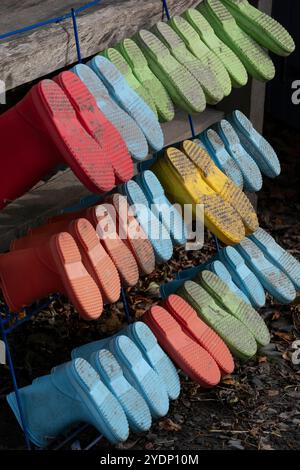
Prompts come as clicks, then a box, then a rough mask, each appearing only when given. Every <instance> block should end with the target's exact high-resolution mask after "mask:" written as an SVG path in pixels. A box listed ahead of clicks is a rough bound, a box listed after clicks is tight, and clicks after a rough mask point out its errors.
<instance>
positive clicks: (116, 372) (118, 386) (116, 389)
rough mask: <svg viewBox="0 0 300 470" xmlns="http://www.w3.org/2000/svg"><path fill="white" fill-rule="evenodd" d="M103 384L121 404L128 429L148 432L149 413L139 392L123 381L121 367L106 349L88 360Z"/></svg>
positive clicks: (149, 424) (95, 353)
mask: <svg viewBox="0 0 300 470" xmlns="http://www.w3.org/2000/svg"><path fill="white" fill-rule="evenodd" d="M89 362H90V364H91V365H92V366H93V367H94V369H95V370H96V371H97V372H98V374H99V375H100V377H101V380H102V381H103V383H104V384H105V385H106V386H107V388H108V389H109V390H110V391H111V393H112V394H113V395H114V396H115V397H116V398H117V400H118V401H119V403H120V404H121V406H122V408H123V410H124V412H125V414H126V417H127V419H128V424H129V427H130V429H132V430H133V431H134V432H144V431H148V429H150V427H151V422H152V419H151V413H150V410H149V408H148V405H147V403H146V402H145V400H144V399H143V398H142V396H141V395H140V394H139V392H138V391H137V390H136V389H135V388H134V387H133V386H132V385H131V384H130V383H129V382H128V380H126V379H125V377H124V374H123V371H122V368H121V366H120V365H119V363H118V361H117V360H116V359H115V357H114V356H113V354H112V353H111V352H110V351H108V350H107V349H101V350H100V351H97V352H94V353H93V354H92V355H91V356H90V359H89Z"/></svg>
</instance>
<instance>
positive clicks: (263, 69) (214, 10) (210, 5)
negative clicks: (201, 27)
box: [198, 0, 275, 81]
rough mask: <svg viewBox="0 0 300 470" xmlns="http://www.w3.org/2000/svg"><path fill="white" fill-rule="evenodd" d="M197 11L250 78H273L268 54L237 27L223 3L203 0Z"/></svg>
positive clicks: (217, 0)
mask: <svg viewBox="0 0 300 470" xmlns="http://www.w3.org/2000/svg"><path fill="white" fill-rule="evenodd" d="M198 9H199V11H200V13H202V14H203V16H204V17H205V18H206V19H207V21H208V22H209V23H210V25H211V26H212V27H213V29H214V31H215V33H216V34H217V36H218V37H219V38H220V39H221V41H223V42H225V44H227V46H228V47H230V49H232V50H233V51H234V52H235V53H236V55H237V56H238V57H239V58H240V60H241V61H242V62H243V64H244V66H245V67H246V70H247V72H248V73H249V74H250V75H251V76H252V77H254V78H256V79H257V80H261V81H268V80H272V78H274V76H275V67H274V64H273V62H272V60H271V59H270V57H269V56H268V53H267V52H266V51H265V50H264V49H262V48H261V47H260V46H259V45H258V44H257V42H256V41H254V39H252V38H251V37H250V36H248V34H246V33H245V32H244V31H243V30H242V29H241V28H240V27H239V26H238V25H237V23H236V21H235V19H234V18H233V16H232V15H231V13H230V12H229V11H228V10H227V8H225V7H224V5H223V3H221V2H220V1H219V0H204V1H203V2H202V3H201V4H200V5H199V6H198Z"/></svg>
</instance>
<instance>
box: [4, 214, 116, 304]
mask: <svg viewBox="0 0 300 470" xmlns="http://www.w3.org/2000/svg"><path fill="white" fill-rule="evenodd" d="M60 232H68V233H70V234H71V235H72V237H73V238H74V240H75V241H76V243H77V246H78V248H79V251H80V254H81V257H82V262H83V264H84V266H85V268H86V269H87V271H88V273H89V274H90V275H91V276H92V278H93V279H94V281H95V282H96V284H97V286H98V288H99V289H100V291H101V294H102V297H103V301H104V303H114V302H117V300H118V299H119V297H120V292H121V283H120V278H119V274H118V271H117V269H116V267H115V265H114V263H113V261H112V259H111V258H110V256H109V255H108V254H107V253H106V251H105V250H104V248H103V247H102V245H101V243H100V241H99V237H98V235H97V233H96V231H95V229H94V227H93V226H92V224H91V223H90V222H89V221H88V220H87V219H83V218H81V219H75V220H65V221H61V222H56V223H53V224H47V225H43V226H42V227H38V228H37V229H32V230H30V231H29V233H28V235H27V236H26V237H23V238H19V239H17V240H14V241H13V242H12V243H11V246H10V249H11V250H20V249H26V248H32V247H37V246H40V245H42V244H44V243H47V240H48V239H49V238H50V237H51V236H52V235H54V234H56V233H60Z"/></svg>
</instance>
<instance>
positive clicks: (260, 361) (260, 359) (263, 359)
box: [258, 356, 268, 364]
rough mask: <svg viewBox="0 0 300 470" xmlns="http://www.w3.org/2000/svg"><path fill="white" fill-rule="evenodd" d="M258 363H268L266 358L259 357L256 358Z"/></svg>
mask: <svg viewBox="0 0 300 470" xmlns="http://www.w3.org/2000/svg"><path fill="white" fill-rule="evenodd" d="M258 362H259V363H260V364H262V363H263V362H268V358H267V356H261V357H259V358H258Z"/></svg>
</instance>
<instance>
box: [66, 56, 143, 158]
mask: <svg viewBox="0 0 300 470" xmlns="http://www.w3.org/2000/svg"><path fill="white" fill-rule="evenodd" d="M71 72H73V73H75V74H76V75H77V76H78V77H79V78H80V79H81V81H82V82H83V83H84V84H85V85H86V86H87V88H88V89H89V90H90V92H91V93H92V95H94V97H95V99H96V101H97V105H98V108H99V109H100V111H102V113H103V114H104V115H105V116H106V117H107V119H109V121H111V122H112V124H113V125H114V126H115V127H116V128H117V129H118V131H119V132H120V134H121V136H122V137H123V139H124V140H125V142H126V145H127V147H128V150H129V152H130V154H131V155H132V157H133V158H134V159H135V160H136V161H141V160H144V159H145V158H146V157H147V155H148V143H147V140H146V138H145V136H144V134H143V132H142V130H141V129H140V127H139V126H138V125H137V123H136V122H135V120H134V119H132V117H130V116H129V114H127V113H126V111H124V110H123V109H122V108H121V107H120V106H118V104H117V103H116V102H115V101H114V100H113V99H112V98H111V97H110V95H109V93H108V91H107V88H106V87H105V85H104V84H103V82H102V81H101V80H100V78H99V77H98V75H97V74H96V73H95V72H94V71H93V70H92V69H91V68H90V67H88V66H87V65H84V64H77V65H75V67H73V68H72V69H71Z"/></svg>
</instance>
